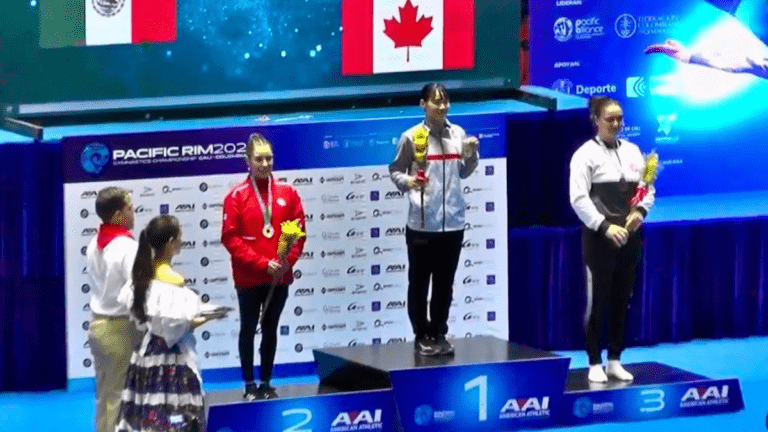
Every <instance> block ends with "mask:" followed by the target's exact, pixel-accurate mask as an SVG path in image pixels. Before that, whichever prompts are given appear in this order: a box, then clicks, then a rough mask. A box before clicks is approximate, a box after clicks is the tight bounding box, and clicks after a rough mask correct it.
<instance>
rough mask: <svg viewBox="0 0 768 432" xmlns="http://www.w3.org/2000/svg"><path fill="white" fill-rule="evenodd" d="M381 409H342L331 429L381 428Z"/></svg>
mask: <svg viewBox="0 0 768 432" xmlns="http://www.w3.org/2000/svg"><path fill="white" fill-rule="evenodd" d="M361 425H365V426H361ZM377 425H381V410H380V409H376V410H373V412H371V411H370V410H362V411H349V412H347V411H342V412H340V413H339V414H338V415H337V416H336V418H335V419H334V420H333V423H331V431H346V430H353V429H354V430H363V429H366V430H367V429H380V426H377Z"/></svg>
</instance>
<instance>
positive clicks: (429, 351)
mask: <svg viewBox="0 0 768 432" xmlns="http://www.w3.org/2000/svg"><path fill="white" fill-rule="evenodd" d="M413 347H414V349H415V350H416V352H418V353H419V354H421V355H423V356H435V355H438V354H440V350H439V349H438V347H437V346H436V345H435V343H434V342H433V341H432V339H431V338H430V337H429V336H419V337H417V338H416V340H415V341H413Z"/></svg>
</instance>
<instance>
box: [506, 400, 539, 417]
mask: <svg viewBox="0 0 768 432" xmlns="http://www.w3.org/2000/svg"><path fill="white" fill-rule="evenodd" d="M549 415H550V412H549V396H544V397H541V398H536V397H531V398H521V399H509V400H507V403H506V404H504V407H503V408H501V412H500V414H499V418H524V417H548V416H549Z"/></svg>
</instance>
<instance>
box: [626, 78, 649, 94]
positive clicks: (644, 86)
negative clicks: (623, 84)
mask: <svg viewBox="0 0 768 432" xmlns="http://www.w3.org/2000/svg"><path fill="white" fill-rule="evenodd" d="M647 94H648V81H647V80H646V79H645V77H629V78H627V97H629V98H639V97H645V96H646V95H647Z"/></svg>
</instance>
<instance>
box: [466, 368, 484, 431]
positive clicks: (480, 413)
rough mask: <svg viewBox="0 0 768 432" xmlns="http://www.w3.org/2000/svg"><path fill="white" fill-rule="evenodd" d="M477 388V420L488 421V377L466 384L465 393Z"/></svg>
mask: <svg viewBox="0 0 768 432" xmlns="http://www.w3.org/2000/svg"><path fill="white" fill-rule="evenodd" d="M474 387H477V390H478V393H477V396H478V397H477V420H478V421H486V420H488V375H480V376H479V377H477V378H475V379H473V380H470V381H467V382H465V383H464V391H469V390H471V389H473V388H474Z"/></svg>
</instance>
